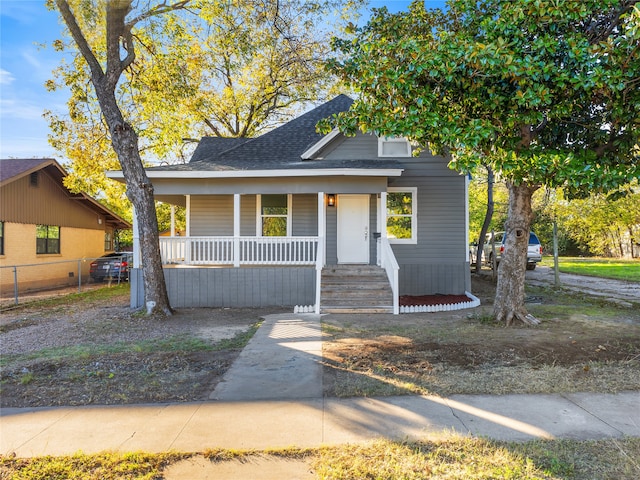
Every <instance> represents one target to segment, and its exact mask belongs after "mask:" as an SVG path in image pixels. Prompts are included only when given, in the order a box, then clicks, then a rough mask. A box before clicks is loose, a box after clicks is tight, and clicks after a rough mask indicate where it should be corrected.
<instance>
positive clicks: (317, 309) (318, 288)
mask: <svg viewBox="0 0 640 480" xmlns="http://www.w3.org/2000/svg"><path fill="white" fill-rule="evenodd" d="M323 268H324V237H319V238H318V255H317V258H316V304H315V313H316V315H320V294H321V292H322V269H323Z"/></svg>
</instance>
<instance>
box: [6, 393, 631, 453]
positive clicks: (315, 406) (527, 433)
mask: <svg viewBox="0 0 640 480" xmlns="http://www.w3.org/2000/svg"><path fill="white" fill-rule="evenodd" d="M1 432H2V436H1V438H0V449H1V452H2V454H10V453H15V454H16V455H18V456H20V457H29V456H37V455H67V454H73V453H75V452H78V451H83V452H85V453H95V452H100V451H103V450H113V451H135V450H144V451H147V452H164V451H167V450H178V451H185V452H199V451H203V450H205V449H207V448H231V449H259V450H261V449H267V448H279V447H289V446H298V447H317V446H320V445H338V444H341V443H350V442H361V441H365V440H371V439H375V438H380V437H385V438H392V439H405V438H410V439H422V440H429V439H436V438H443V437H444V436H447V435H451V434H461V435H474V436H482V437H488V438H493V439H501V440H515V441H524V440H532V439H536V438H571V439H598V438H607V437H621V436H640V393H638V392H628V393H620V394H618V395H604V394H570V395H504V396H490V395H455V396H452V397H450V398H439V397H428V396H398V397H384V398H349V399H335V398H326V399H322V398H318V399H307V400H297V401H288V400H262V401H234V402H203V403H189V404H166V405H135V406H116V407H76V408H50V409H47V408H35V409H11V408H6V409H3V410H2V417H1Z"/></svg>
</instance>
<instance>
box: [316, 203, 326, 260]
mask: <svg viewBox="0 0 640 480" xmlns="http://www.w3.org/2000/svg"><path fill="white" fill-rule="evenodd" d="M326 230H327V211H326V209H325V208H324V192H318V242H323V246H322V258H320V259H318V260H319V261H320V262H321V263H320V265H322V266H323V267H324V264H325V251H326V247H327V245H326V236H327V235H326ZM319 247H320V245H318V251H320V248H319Z"/></svg>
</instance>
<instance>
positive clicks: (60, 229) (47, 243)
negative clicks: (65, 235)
mask: <svg viewBox="0 0 640 480" xmlns="http://www.w3.org/2000/svg"><path fill="white" fill-rule="evenodd" d="M38 227H46V228H47V236H46V237H45V238H42V237H38ZM51 227H55V228H57V229H58V238H51V240H57V241H58V248H57V250H56V251H55V252H50V251H49V228H51ZM38 240H45V251H44V252H38ZM61 252H62V228H61V227H60V226H59V225H42V224H38V225H36V255H60V253H61Z"/></svg>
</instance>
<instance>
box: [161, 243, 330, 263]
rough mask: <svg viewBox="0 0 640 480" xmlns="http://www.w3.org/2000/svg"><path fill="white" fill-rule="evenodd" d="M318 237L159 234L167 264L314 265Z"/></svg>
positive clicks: (164, 261) (163, 258)
mask: <svg viewBox="0 0 640 480" xmlns="http://www.w3.org/2000/svg"><path fill="white" fill-rule="evenodd" d="M318 244H319V242H318V237H233V236H231V237H160V253H161V255H162V263H163V264H164V265H172V264H173V265H234V266H240V265H315V264H316V260H317V257H318Z"/></svg>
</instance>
